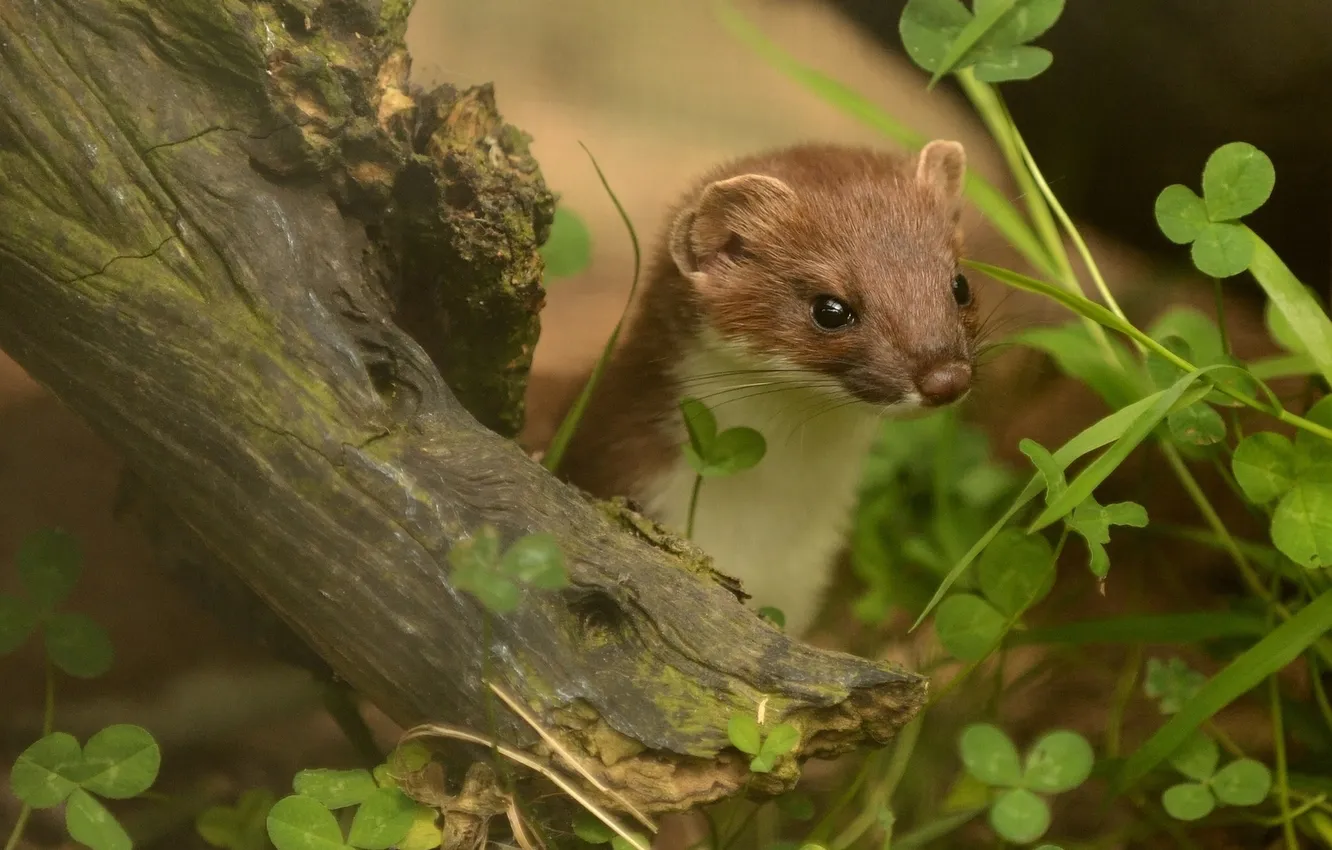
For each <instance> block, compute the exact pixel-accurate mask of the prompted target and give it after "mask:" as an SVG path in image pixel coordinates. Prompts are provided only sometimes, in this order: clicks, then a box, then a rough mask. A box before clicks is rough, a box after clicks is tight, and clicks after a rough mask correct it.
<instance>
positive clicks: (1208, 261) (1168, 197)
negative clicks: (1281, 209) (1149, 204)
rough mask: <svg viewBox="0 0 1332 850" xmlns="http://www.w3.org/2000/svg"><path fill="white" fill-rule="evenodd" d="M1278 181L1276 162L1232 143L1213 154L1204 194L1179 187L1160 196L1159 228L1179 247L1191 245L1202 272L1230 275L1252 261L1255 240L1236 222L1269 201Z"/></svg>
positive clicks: (1157, 208) (1205, 174) (1205, 169)
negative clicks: (1199, 194)
mask: <svg viewBox="0 0 1332 850" xmlns="http://www.w3.org/2000/svg"><path fill="white" fill-rule="evenodd" d="M1275 183H1276V172H1275V170H1274V169H1273V168H1272V161H1271V160H1270V159H1269V158H1268V157H1267V155H1266V154H1264V153H1263V152H1262V151H1260V150H1258V149H1257V148H1256V147H1254V146H1253V145H1251V144H1248V143H1247V142H1231V143H1229V144H1225V145H1222V146H1221V147H1219V148H1217V149H1216V150H1215V151H1213V152H1212V155H1211V156H1209V157H1208V158H1207V163H1206V165H1205V166H1204V167H1203V176H1202V189H1203V196H1202V197H1201V198H1199V197H1198V196H1197V195H1196V194H1194V192H1193V190H1192V189H1190V188H1188V187H1187V186H1184V185H1181V184H1174V185H1171V186H1167V187H1166V188H1165V189H1163V190H1161V193H1160V194H1159V195H1157V196H1156V204H1155V208H1154V211H1155V213H1156V224H1157V226H1158V227H1159V228H1160V229H1161V232H1162V233H1164V234H1165V236H1166V238H1167V239H1169V240H1170V241H1171V242H1174V243H1175V244H1177V245H1187V244H1189V243H1192V248H1191V249H1190V255H1191V256H1192V258H1193V264H1194V266H1196V267H1197V268H1198V270H1199V271H1201V272H1203V273H1204V274H1207V275H1210V276H1211V277H1217V278H1222V277H1231V276H1233V275H1237V274H1239V273H1240V272H1243V271H1244V270H1245V269H1247V268H1248V267H1249V264H1250V263H1251V262H1253V254H1254V242H1253V237H1252V235H1251V234H1250V233H1249V231H1248V229H1247V228H1245V227H1244V226H1243V225H1241V224H1238V223H1237V222H1238V220H1239V219H1241V218H1243V217H1244V216H1246V215H1248V214H1250V213H1252V212H1253V211H1254V210H1256V209H1258V208H1259V207H1261V206H1262V205H1263V204H1264V203H1266V202H1267V199H1268V198H1269V197H1270V196H1271V194H1272V188H1273V186H1274V185H1275Z"/></svg>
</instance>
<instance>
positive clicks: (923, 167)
mask: <svg viewBox="0 0 1332 850" xmlns="http://www.w3.org/2000/svg"><path fill="white" fill-rule="evenodd" d="M966 174H967V152H966V151H965V150H963V148H962V143H961V142H953V141H946V140H943V139H936V140H934V141H932V142H930V143H929V144H927V145H926V146H925V147H923V148H921V150H920V157H919V158H918V159H917V160H916V182H917V183H920V184H921V185H923V186H928V187H930V188H932V189H933V190H934V191H936V192H938V193H939V194H940V195H941V196H942V197H943V199H944V200H945V201H949V202H956V201H958V200H960V199H961V197H962V186H963V183H964V181H965V180H966Z"/></svg>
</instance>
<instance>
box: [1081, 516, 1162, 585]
mask: <svg viewBox="0 0 1332 850" xmlns="http://www.w3.org/2000/svg"><path fill="white" fill-rule="evenodd" d="M1067 522H1068V526H1069V528H1071V529H1072V530H1073V531H1076V532H1077V533H1078V534H1080V535H1081V536H1082V538H1083V540H1084V541H1085V542H1086V543H1087V552H1088V559H1089V562H1088V565H1089V567H1090V569H1091V571H1092V574H1093V575H1095V576H1096V577H1097V578H1102V579H1103V578H1105V577H1106V575H1107V574H1108V573H1109V572H1110V556H1109V555H1108V554H1106V551H1105V544H1107V543H1109V542H1110V526H1112V525H1125V526H1130V527H1133V528H1143V527H1145V526H1146V525H1147V509H1146V508H1144V507H1143V506H1142V505H1139V504H1138V503H1137V502H1115V503H1114V504H1111V505H1102V504H1099V503H1098V502H1097V501H1096V499H1095V498H1093V497H1091V496H1088V497H1087V498H1086V499H1084V500H1083V501H1082V503H1081V504H1080V505H1078V506H1077V507H1076V508H1074V509H1073V513H1071V514H1069V516H1068V519H1067Z"/></svg>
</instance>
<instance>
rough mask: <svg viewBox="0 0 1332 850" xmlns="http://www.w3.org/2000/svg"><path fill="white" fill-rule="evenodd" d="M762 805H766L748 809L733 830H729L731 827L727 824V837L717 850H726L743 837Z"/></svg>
mask: <svg viewBox="0 0 1332 850" xmlns="http://www.w3.org/2000/svg"><path fill="white" fill-rule="evenodd" d="M764 805H767V804H766V803H765V804H759V805H756V806H754V807H753V808H752V809H750V810H749V812H748V813H746V814H745V816H744V817H743V818H741V819H740V823H739V824H737V825H736V827H735V829H731V826H730V824H729V823H728V824H727V825H726V833H727V835H726V838H725V840H723V841H722V843H721V847H720V848H719V850H727V848H729V847H730V846H731V845H732V844H734V843H735V842H736V840H737V839H739V838H740V836H742V835H744V834H745V830H746V829H749V824H750V823H751V822H752V821H753V820H754V816H755V815H757V814H758V813H759V810H760V809H762V808H763V806H764Z"/></svg>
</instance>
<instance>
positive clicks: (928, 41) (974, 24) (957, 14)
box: [898, 0, 1064, 86]
mask: <svg viewBox="0 0 1332 850" xmlns="http://www.w3.org/2000/svg"><path fill="white" fill-rule="evenodd" d="M1063 11H1064V0H974V3H973V6H972V9H971V10H968V9H967V8H966V6H964V5H963V4H962V3H961V2H960V0H909V2H908V3H907V4H906V7H905V8H904V9H903V10H902V17H901V19H900V20H899V22H898V32H899V33H900V34H901V36H902V45H903V47H904V48H905V49H906V52H907V55H908V56H910V57H911V60H912V61H913V62H915V63H916V64H917V65H919V66H920V67H922V68H924V69H925V70H927V71H930V72H932V73H933V78H932V79H931V81H930V85H931V86H933V85H934V84H935V83H937V82H938V80H939V79H940V78H941V77H943V76H944V75H945V74H949V73H952V72H955V71H961V70H963V69H966V68H971V69H972V70H973V72H974V73H975V75H976V78H977V79H978V80H982V81H984V82H989V83H999V82H1005V81H1009V80H1026V79H1031V78H1032V77H1035V76H1036V75H1038V74H1040V73H1041V72H1042V71H1044V70H1045V69H1046V68H1048V67H1050V63H1051V62H1052V61H1053V59H1054V57H1053V56H1052V55H1051V54H1050V51H1048V50H1045V49H1044V48H1040V47H1033V46H1031V45H1029V44H1027V42H1030V41H1032V40H1033V39H1035V38H1037V37H1038V36H1040V35H1042V34H1043V33H1044V32H1045V31H1046V30H1048V29H1050V27H1052V26H1054V24H1055V21H1057V20H1058V19H1059V16H1060V14H1062V13H1063Z"/></svg>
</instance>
